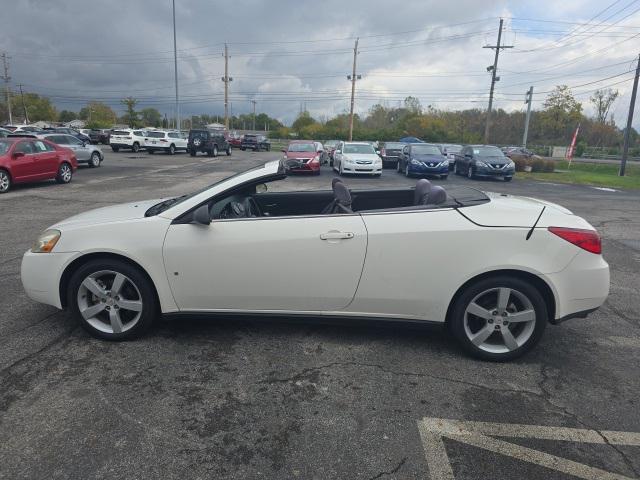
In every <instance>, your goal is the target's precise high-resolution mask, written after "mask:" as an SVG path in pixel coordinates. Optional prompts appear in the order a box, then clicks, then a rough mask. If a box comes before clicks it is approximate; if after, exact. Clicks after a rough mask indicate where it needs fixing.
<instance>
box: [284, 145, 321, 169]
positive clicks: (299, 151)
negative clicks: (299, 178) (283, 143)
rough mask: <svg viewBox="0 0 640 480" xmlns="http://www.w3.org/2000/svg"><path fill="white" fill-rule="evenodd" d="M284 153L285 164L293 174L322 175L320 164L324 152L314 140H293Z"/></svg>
mask: <svg viewBox="0 0 640 480" xmlns="http://www.w3.org/2000/svg"><path fill="white" fill-rule="evenodd" d="M282 153H284V158H283V164H284V165H285V167H286V168H287V171H288V172H291V173H314V174H315V175H320V162H321V158H322V154H323V153H324V150H323V149H322V146H319V145H318V142H314V141H312V140H293V141H291V142H289V145H288V146H287V148H284V149H282Z"/></svg>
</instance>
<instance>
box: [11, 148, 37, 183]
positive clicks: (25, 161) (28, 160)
mask: <svg viewBox="0 0 640 480" xmlns="http://www.w3.org/2000/svg"><path fill="white" fill-rule="evenodd" d="M16 153H18V154H21V156H17V157H14V156H12V157H11V176H12V177H13V179H14V181H17V182H20V181H28V180H33V179H35V177H36V176H37V175H38V169H37V166H36V164H35V157H34V155H33V145H32V142H31V141H30V140H22V141H20V142H18V143H17V144H16V146H15V147H14V148H13V154H16Z"/></svg>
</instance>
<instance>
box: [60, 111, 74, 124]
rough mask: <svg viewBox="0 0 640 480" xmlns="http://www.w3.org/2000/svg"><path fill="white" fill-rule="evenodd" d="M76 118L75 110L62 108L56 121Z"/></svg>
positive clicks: (68, 120) (67, 120)
mask: <svg viewBox="0 0 640 480" xmlns="http://www.w3.org/2000/svg"><path fill="white" fill-rule="evenodd" d="M77 118H78V114H77V113H76V112H70V111H69V110H62V111H61V112H60V113H59V114H58V121H59V122H64V123H66V122H70V121H71V120H75V119H77Z"/></svg>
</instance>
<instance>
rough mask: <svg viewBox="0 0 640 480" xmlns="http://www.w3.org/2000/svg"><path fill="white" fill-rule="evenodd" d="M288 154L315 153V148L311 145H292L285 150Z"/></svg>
mask: <svg viewBox="0 0 640 480" xmlns="http://www.w3.org/2000/svg"><path fill="white" fill-rule="evenodd" d="M287 151H289V152H315V151H316V146H315V145H314V144H313V143H292V144H290V145H289V148H287Z"/></svg>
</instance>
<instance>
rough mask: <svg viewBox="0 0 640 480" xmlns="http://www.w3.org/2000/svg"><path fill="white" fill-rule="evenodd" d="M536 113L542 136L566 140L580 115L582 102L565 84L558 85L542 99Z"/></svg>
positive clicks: (555, 140)
mask: <svg viewBox="0 0 640 480" xmlns="http://www.w3.org/2000/svg"><path fill="white" fill-rule="evenodd" d="M543 106H544V110H543V111H542V112H541V113H540V115H538V116H537V117H538V118H537V120H539V122H540V127H541V129H542V133H543V136H545V137H546V138H547V139H548V140H549V141H552V142H566V141H567V138H568V137H570V136H571V132H572V131H573V130H574V129H575V128H576V125H577V123H578V122H580V120H581V119H582V118H583V117H582V104H581V103H580V102H578V101H577V100H576V99H575V97H574V96H573V94H572V93H571V90H570V89H569V87H567V86H566V85H558V86H557V87H556V88H555V89H554V90H553V91H552V92H551V93H550V94H549V95H548V96H547V98H546V100H545V101H544V104H543Z"/></svg>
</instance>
